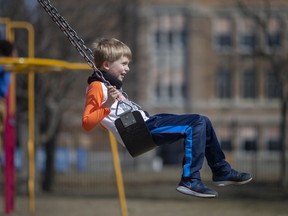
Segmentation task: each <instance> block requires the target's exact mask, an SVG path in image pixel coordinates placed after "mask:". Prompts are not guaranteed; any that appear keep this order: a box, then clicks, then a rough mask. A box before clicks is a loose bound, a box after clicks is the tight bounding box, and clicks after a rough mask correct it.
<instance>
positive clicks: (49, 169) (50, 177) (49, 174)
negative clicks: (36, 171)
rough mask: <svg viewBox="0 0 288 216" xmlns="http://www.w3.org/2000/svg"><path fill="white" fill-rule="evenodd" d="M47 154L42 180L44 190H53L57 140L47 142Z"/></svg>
mask: <svg viewBox="0 0 288 216" xmlns="http://www.w3.org/2000/svg"><path fill="white" fill-rule="evenodd" d="M45 154H46V162H45V170H44V174H43V180H42V189H43V191H46V192H51V191H52V186H53V182H54V175H55V169H54V161H55V140H53V139H52V140H50V141H49V142H47V143H46V145H45Z"/></svg>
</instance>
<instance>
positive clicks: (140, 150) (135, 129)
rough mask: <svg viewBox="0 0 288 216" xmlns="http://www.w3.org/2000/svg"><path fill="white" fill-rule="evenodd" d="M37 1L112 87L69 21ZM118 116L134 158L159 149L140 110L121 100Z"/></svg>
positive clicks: (118, 125)
mask: <svg viewBox="0 0 288 216" xmlns="http://www.w3.org/2000/svg"><path fill="white" fill-rule="evenodd" d="M37 1H38V2H39V4H40V5H41V6H42V7H43V9H44V10H45V11H46V12H47V13H48V14H49V16H50V17H51V18H52V20H53V21H54V22H55V23H56V24H57V26H58V27H59V28H60V30H61V31H62V32H63V33H64V34H65V36H66V37H67V38H68V39H69V41H70V42H71V44H72V45H73V46H74V47H75V48H76V49H77V50H78V52H79V54H80V55H81V56H82V57H83V58H84V59H85V61H86V62H87V64H88V65H89V66H90V67H91V68H92V69H93V71H94V73H95V74H96V75H97V76H98V77H99V78H100V79H101V81H102V82H103V83H104V84H105V85H106V86H111V84H110V83H109V81H107V80H106V79H105V78H104V76H103V74H102V72H101V71H100V70H99V69H98V68H97V67H96V66H95V64H94V61H93V60H92V59H94V56H93V52H92V50H91V49H89V48H88V47H87V46H86V45H85V43H84V41H83V40H82V39H81V38H79V36H78V35H77V33H76V32H75V31H74V30H73V29H72V28H71V27H70V25H69V24H68V23H67V21H66V20H65V19H64V18H63V17H62V16H61V15H60V14H59V13H58V11H57V9H56V8H55V7H54V6H52V5H51V3H50V0H37ZM121 106H125V107H126V109H124V110H125V111H124V112H123V113H120V114H119V113H118V111H117V110H118V108H119V107H121ZM127 107H128V109H127ZM116 115H117V116H118V118H117V119H116V120H115V122H114V124H115V126H116V128H117V130H118V133H119V134H120V137H121V138H122V140H123V142H124V145H125V147H126V149H127V150H128V152H129V154H130V155H131V156H132V157H137V156H139V155H141V154H144V153H145V152H147V151H150V150H152V149H154V148H156V147H157V145H156V144H155V143H154V141H153V138H152V135H151V133H150V131H149V129H148V128H147V125H146V124H145V121H144V119H143V117H142V115H141V113H140V112H139V111H138V110H133V108H132V106H131V105H129V104H128V103H126V102H124V101H120V100H119V101H118V104H117V109H116Z"/></svg>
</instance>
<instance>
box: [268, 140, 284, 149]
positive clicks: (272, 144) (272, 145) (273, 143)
mask: <svg viewBox="0 0 288 216" xmlns="http://www.w3.org/2000/svg"><path fill="white" fill-rule="evenodd" d="M267 145H268V150H269V151H280V150H281V145H280V142H279V140H278V139H270V140H268V142H267Z"/></svg>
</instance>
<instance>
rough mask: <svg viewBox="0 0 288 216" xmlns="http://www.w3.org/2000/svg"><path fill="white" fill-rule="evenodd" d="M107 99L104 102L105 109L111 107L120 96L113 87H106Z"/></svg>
mask: <svg viewBox="0 0 288 216" xmlns="http://www.w3.org/2000/svg"><path fill="white" fill-rule="evenodd" d="M107 88H108V98H107V101H106V102H105V105H106V106H107V107H111V106H112V104H113V103H114V102H115V100H116V99H117V98H118V97H119V96H120V95H121V94H120V92H119V91H118V90H117V89H116V87H115V86H108V87H107Z"/></svg>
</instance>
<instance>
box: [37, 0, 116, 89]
mask: <svg viewBox="0 0 288 216" xmlns="http://www.w3.org/2000/svg"><path fill="white" fill-rule="evenodd" d="M37 1H38V2H39V4H40V5H41V6H42V7H43V9H44V10H45V11H46V12H47V13H48V14H49V16H50V17H51V19H52V20H53V21H54V22H55V23H56V24H57V26H58V27H59V28H60V30H61V31H62V32H63V33H64V34H65V36H66V37H67V38H68V39H69V41H70V42H71V44H72V45H73V46H74V47H75V48H76V49H77V51H78V52H79V54H80V55H81V56H82V57H83V58H84V59H85V61H86V62H87V64H88V65H89V66H90V67H91V68H92V69H93V71H94V72H95V74H96V75H97V76H98V77H99V78H100V79H101V80H102V81H103V82H104V84H105V85H106V86H111V84H110V83H109V81H108V80H106V79H105V78H104V76H103V74H102V72H101V71H100V70H99V69H98V68H97V67H96V66H95V64H94V61H93V60H92V59H94V56H93V52H92V50H91V49H89V48H88V47H87V46H86V45H85V42H84V40H83V39H81V38H80V37H79V36H78V35H77V33H76V31H75V30H73V29H72V28H71V27H70V25H69V24H68V22H67V21H66V20H65V19H64V17H63V16H61V15H60V14H59V12H58V10H57V9H56V8H55V7H54V6H53V5H52V4H51V2H50V0H37Z"/></svg>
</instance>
